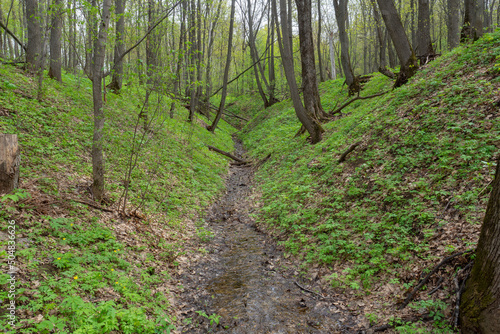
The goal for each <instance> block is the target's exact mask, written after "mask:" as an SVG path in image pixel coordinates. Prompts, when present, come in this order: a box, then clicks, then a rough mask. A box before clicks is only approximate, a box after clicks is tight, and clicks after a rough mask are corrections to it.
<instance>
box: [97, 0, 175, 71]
mask: <svg viewBox="0 0 500 334" xmlns="http://www.w3.org/2000/svg"><path fill="white" fill-rule="evenodd" d="M181 2H182V0H180V1H177V2H176V3H175V4H174V5H173V6H172V7H170V8H169V9H168V10H167V12H166V13H165V15H163V16H162V17H161V18H160V19H159V20H158V21H157V22H156V23H155V24H153V25H152V26H151V27H150V28H149V29H148V31H146V33H145V34H144V36H142V37H141V38H140V39H139V40H138V41H137V42H136V43H135V44H134V45H132V46H131V47H129V48H128V49H127V50H125V52H123V53H122V54H121V55H120V56H119V57H118V59H117V60H116V61H115V63H114V64H113V67H112V68H111V70H109V71H108V72H106V73H104V77H107V76H108V75H110V74H111V72H112V71H113V70H114V69H115V66H116V64H118V63H120V62H121V61H122V60H123V58H125V56H126V55H127V54H128V53H129V52H131V51H132V50H134V49H135V48H136V47H138V46H139V44H141V43H142V41H144V40H145V39H146V37H148V35H149V34H150V33H151V32H152V31H153V30H154V29H155V28H156V27H157V26H158V25H159V24H160V23H162V22H163V21H164V20H165V19H166V18H167V17H168V16H169V15H170V13H171V12H172V11H173V10H174V9H175V7H177V6H178V5H179V4H180V3H181Z"/></svg>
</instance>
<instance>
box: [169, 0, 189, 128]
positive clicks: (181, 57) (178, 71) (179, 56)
mask: <svg viewBox="0 0 500 334" xmlns="http://www.w3.org/2000/svg"><path fill="white" fill-rule="evenodd" d="M186 6H187V2H186V1H182V8H181V26H180V32H179V33H180V35H179V49H178V50H177V64H176V67H175V81H174V91H173V94H174V97H177V94H178V93H179V90H180V85H181V67H182V62H183V60H184V52H183V48H184V45H185V43H184V39H185V36H186V33H185V29H184V27H185V21H186ZM174 109H175V103H174V102H172V105H171V106H170V118H174Z"/></svg>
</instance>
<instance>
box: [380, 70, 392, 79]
mask: <svg viewBox="0 0 500 334" xmlns="http://www.w3.org/2000/svg"><path fill="white" fill-rule="evenodd" d="M378 71H379V72H380V73H382V74H383V75H385V76H386V77H388V78H390V79H394V78H395V77H396V75H395V74H394V73H393V72H392V71H390V70H389V69H388V68H387V67H379V68H378Z"/></svg>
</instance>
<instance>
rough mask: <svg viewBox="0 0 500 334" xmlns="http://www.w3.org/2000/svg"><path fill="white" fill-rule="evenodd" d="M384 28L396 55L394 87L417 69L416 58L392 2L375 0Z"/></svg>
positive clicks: (405, 80) (406, 80) (391, 0)
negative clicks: (396, 69)
mask: <svg viewBox="0 0 500 334" xmlns="http://www.w3.org/2000/svg"><path fill="white" fill-rule="evenodd" d="M377 3H378V6H379V8H380V12H381V14H382V18H383V19H384V22H385V26H386V28H387V31H388V32H389V36H390V37H391V40H392V42H393V45H394V48H395V49H396V53H397V55H398V59H399V63H400V66H401V68H400V70H399V74H398V77H397V79H396V82H395V84H394V87H399V86H402V85H404V84H405V83H406V82H408V80H409V79H410V78H411V77H412V76H413V75H414V74H415V72H416V71H417V69H418V64H417V58H416V57H415V53H414V52H413V49H412V47H411V45H410V42H409V41H408V37H406V33H405V31H404V28H403V24H402V23H401V18H400V17H399V14H398V11H397V10H396V7H395V6H394V2H393V0H377Z"/></svg>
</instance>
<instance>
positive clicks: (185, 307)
mask: <svg viewBox="0 0 500 334" xmlns="http://www.w3.org/2000/svg"><path fill="white" fill-rule="evenodd" d="M235 146H236V155H238V156H242V154H243V148H242V145H241V143H239V142H236V143H235ZM253 173H254V169H253V167H251V166H248V165H243V166H237V165H233V166H232V167H231V168H230V172H229V176H228V179H227V190H226V193H225V194H224V195H223V196H222V198H220V200H219V201H217V202H216V203H215V204H214V205H213V206H212V207H211V208H210V210H209V212H208V214H207V216H206V218H205V220H206V222H207V225H206V229H207V230H208V231H209V232H208V233H212V234H213V237H212V238H211V239H210V240H209V241H208V242H207V243H205V244H204V245H203V246H204V248H205V249H206V252H207V254H206V255H205V256H203V257H202V259H201V260H200V261H198V263H196V264H193V265H192V266H191V267H190V268H188V270H185V271H184V272H183V273H182V274H181V275H179V276H178V277H177V279H178V280H179V283H180V284H181V286H182V287H181V291H180V293H179V294H178V296H177V303H178V305H179V306H180V308H181V310H180V314H181V318H182V319H181V322H182V324H183V325H182V328H181V332H182V333H348V332H353V328H354V323H353V318H352V317H351V315H350V314H348V312H347V311H344V310H341V309H339V308H337V306H336V305H335V304H338V303H335V300H333V299H331V298H330V297H327V296H324V295H322V292H321V288H320V287H318V286H314V284H313V283H312V282H311V281H308V280H305V279H304V278H303V277H301V276H300V275H299V272H298V271H297V269H296V268H295V267H294V266H293V265H292V263H291V262H288V261H287V260H286V259H285V258H284V256H283V254H282V252H281V251H280V250H279V248H278V247H277V246H276V243H275V242H274V241H273V240H272V239H271V238H269V237H268V236H267V235H266V234H265V233H263V232H262V231H259V229H258V228H257V226H256V224H255V222H254V219H253V218H252V217H251V213H252V212H253V207H254V203H252V199H251V196H250V195H251V193H252V179H253ZM299 285H300V287H299ZM306 290H309V291H306ZM311 291H312V292H311ZM203 312H204V313H203ZM216 320H217V321H216ZM211 322H212V323H211ZM217 322H218V323H217Z"/></svg>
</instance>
